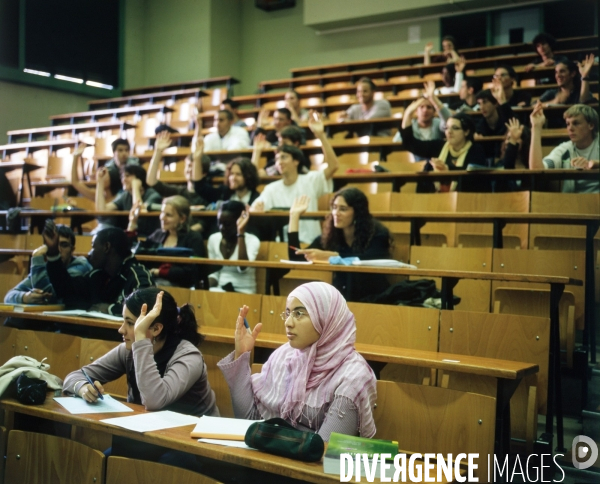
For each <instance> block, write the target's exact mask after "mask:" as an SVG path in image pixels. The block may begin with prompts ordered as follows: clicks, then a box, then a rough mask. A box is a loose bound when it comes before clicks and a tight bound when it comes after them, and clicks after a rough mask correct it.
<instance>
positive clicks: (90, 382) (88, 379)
mask: <svg viewBox="0 0 600 484" xmlns="http://www.w3.org/2000/svg"><path fill="white" fill-rule="evenodd" d="M81 373H83V376H85V379H86V380H87V381H88V383H89V384H90V385H92V387H94V390H96V391H97V392H98V396H99V397H100V400H104V397H103V396H102V393H100V390H98V389H97V388H96V385H94V382H93V381H92V379H91V378H90V376H89V375H88V374H87V373H86V372H85V370H84V369H83V368H82V369H81Z"/></svg>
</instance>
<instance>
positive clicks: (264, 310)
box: [260, 294, 287, 334]
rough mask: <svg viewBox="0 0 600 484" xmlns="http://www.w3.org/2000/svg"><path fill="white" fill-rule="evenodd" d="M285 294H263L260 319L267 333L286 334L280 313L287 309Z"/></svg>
mask: <svg viewBox="0 0 600 484" xmlns="http://www.w3.org/2000/svg"><path fill="white" fill-rule="evenodd" d="M286 301H287V294H286V295H285V296H263V298H262V307H261V314H260V321H261V322H262V324H263V326H262V330H263V331H264V332H265V333H274V334H285V325H284V323H283V321H282V320H281V318H280V317H279V315H280V314H281V313H282V312H283V311H285V303H286Z"/></svg>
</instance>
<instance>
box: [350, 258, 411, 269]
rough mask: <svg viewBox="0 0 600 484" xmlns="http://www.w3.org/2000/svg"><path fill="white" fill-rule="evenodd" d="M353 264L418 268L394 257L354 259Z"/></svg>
mask: <svg viewBox="0 0 600 484" xmlns="http://www.w3.org/2000/svg"><path fill="white" fill-rule="evenodd" d="M352 265H353V266H372V267H390V268H398V269H418V267H417V266H413V265H411V264H406V263H405V262H400V261H399V260H394V259H370V260H355V261H353V262H352Z"/></svg>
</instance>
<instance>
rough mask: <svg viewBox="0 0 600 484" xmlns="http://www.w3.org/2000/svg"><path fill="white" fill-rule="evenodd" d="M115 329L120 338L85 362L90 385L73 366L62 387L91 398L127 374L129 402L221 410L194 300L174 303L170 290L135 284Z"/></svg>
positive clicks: (207, 411)
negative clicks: (202, 345) (201, 348)
mask: <svg viewBox="0 0 600 484" xmlns="http://www.w3.org/2000/svg"><path fill="white" fill-rule="evenodd" d="M150 306H152V309H151V310H148V308H149V307H150ZM119 333H120V334H121V335H122V336H123V343H122V344H120V345H119V346H117V347H116V348H114V349H112V350H110V351H109V352H108V353H106V354H105V355H104V356H102V357H101V358H98V360H96V361H94V362H93V363H91V364H89V365H86V366H85V367H84V369H85V371H86V373H87V374H88V375H89V376H90V378H91V379H92V380H93V381H94V386H92V385H90V384H89V383H88V382H87V380H86V378H85V376H84V375H83V373H82V371H81V370H77V371H74V372H71V373H69V375H67V377H66V378H65V382H64V386H63V391H64V392H65V393H67V394H72V395H77V396H79V397H81V398H83V399H84V400H86V401H87V402H90V403H94V402H95V401H96V400H97V399H98V398H99V394H100V393H104V389H103V387H102V384H105V383H107V382H110V381H113V380H116V379H118V378H120V377H121V376H122V375H127V386H128V392H127V401H128V402H130V403H137V404H141V405H144V406H145V407H146V409H147V410H173V411H176V412H180V413H185V414H189V415H197V416H198V417H200V416H202V415H219V410H218V408H217V406H216V399H215V394H214V392H213V391H212V389H211V388H210V384H209V383H208V373H207V370H206V365H205V364H204V359H203V358H202V353H200V351H199V350H198V348H197V347H196V346H197V345H198V344H200V342H201V341H202V336H201V335H200V334H199V333H198V323H197V322H196V317H195V315H194V311H193V309H192V306H190V305H189V304H185V305H184V306H181V307H177V303H176V302H175V299H174V298H173V296H171V294H169V293H168V292H166V291H161V290H160V289H158V288H156V287H147V288H144V289H139V290H137V291H135V292H134V293H132V294H131V295H130V296H129V297H127V299H125V305H124V307H123V324H122V325H121V327H120V328H119Z"/></svg>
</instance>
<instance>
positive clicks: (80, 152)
mask: <svg viewBox="0 0 600 484" xmlns="http://www.w3.org/2000/svg"><path fill="white" fill-rule="evenodd" d="M87 147H88V145H86V144H85V143H79V144H78V145H77V148H75V151H73V156H74V157H75V158H79V157H80V156H81V155H83V152H84V151H85V149H86V148H87Z"/></svg>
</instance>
